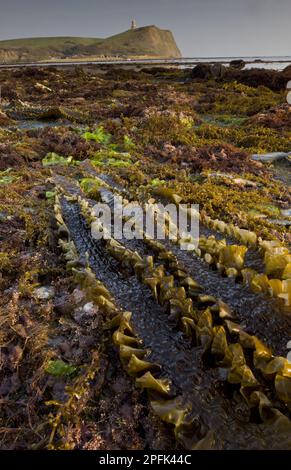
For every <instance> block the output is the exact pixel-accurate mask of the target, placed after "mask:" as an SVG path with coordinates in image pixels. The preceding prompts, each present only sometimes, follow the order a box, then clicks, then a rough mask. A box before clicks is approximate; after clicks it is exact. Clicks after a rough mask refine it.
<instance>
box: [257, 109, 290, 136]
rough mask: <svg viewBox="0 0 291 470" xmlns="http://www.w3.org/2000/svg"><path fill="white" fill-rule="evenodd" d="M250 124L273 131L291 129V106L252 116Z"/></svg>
mask: <svg viewBox="0 0 291 470" xmlns="http://www.w3.org/2000/svg"><path fill="white" fill-rule="evenodd" d="M248 124H251V125H256V126H257V125H260V126H264V127H266V128H272V129H280V130H283V129H286V130H289V129H291V106H290V105H288V104H287V103H286V104H282V105H279V106H276V107H274V108H271V109H268V110H267V111H264V112H262V113H259V114H256V115H255V116H252V117H251V118H250V119H249V121H248Z"/></svg>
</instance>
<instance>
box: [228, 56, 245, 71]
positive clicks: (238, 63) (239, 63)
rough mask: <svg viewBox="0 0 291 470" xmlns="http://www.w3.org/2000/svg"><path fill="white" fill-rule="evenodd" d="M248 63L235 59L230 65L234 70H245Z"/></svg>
mask: <svg viewBox="0 0 291 470" xmlns="http://www.w3.org/2000/svg"><path fill="white" fill-rule="evenodd" d="M245 65H246V63H245V61H244V60H242V59H235V60H231V61H230V63H229V66H230V67H232V68H234V69H239V70H241V69H243V68H244V67H245Z"/></svg>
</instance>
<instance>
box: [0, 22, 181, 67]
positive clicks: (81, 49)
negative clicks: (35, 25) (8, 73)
mask: <svg viewBox="0 0 291 470" xmlns="http://www.w3.org/2000/svg"><path fill="white" fill-rule="evenodd" d="M145 56H147V57H162V58H177V57H181V52H180V50H179V49H178V46H177V44H176V42H175V39H174V36H173V34H172V33H171V31H168V30H164V29H159V28H157V27H156V26H144V27H142V28H136V29H133V30H129V31H125V32H124V33H120V34H116V35H115V36H111V37H109V38H105V39H97V38H78V37H50V38H29V39H12V40H8V41H0V62H1V63H13V62H32V61H36V62H38V61H44V60H54V59H57V60H62V59H78V58H80V59H81V58H86V57H88V58H94V57H96V58H98V57H131V58H134V57H145Z"/></svg>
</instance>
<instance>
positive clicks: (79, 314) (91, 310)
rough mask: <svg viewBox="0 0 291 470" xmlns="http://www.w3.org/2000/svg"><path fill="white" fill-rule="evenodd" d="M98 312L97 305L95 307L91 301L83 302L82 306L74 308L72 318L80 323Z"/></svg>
mask: <svg viewBox="0 0 291 470" xmlns="http://www.w3.org/2000/svg"><path fill="white" fill-rule="evenodd" d="M97 314H98V307H96V306H95V305H94V304H93V302H89V303H87V304H85V305H84V306H83V307H79V308H77V309H75V310H74V312H73V318H74V320H75V321H76V322H77V323H79V324H82V323H84V322H86V321H87V320H88V319H91V320H92V319H93V318H94V317H95V316H96V315H97Z"/></svg>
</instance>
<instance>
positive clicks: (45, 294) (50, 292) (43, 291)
mask: <svg viewBox="0 0 291 470" xmlns="http://www.w3.org/2000/svg"><path fill="white" fill-rule="evenodd" d="M34 295H35V297H36V298H37V299H39V300H50V299H52V298H53V297H54V296H55V290H54V288H53V287H38V288H37V289H34Z"/></svg>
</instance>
